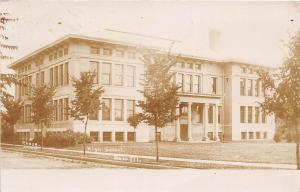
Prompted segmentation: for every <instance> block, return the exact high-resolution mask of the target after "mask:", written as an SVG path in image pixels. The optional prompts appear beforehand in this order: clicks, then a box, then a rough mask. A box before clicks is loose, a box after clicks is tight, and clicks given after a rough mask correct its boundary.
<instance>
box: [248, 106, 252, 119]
mask: <svg viewBox="0 0 300 192" xmlns="http://www.w3.org/2000/svg"><path fill="white" fill-rule="evenodd" d="M248 123H252V107H250V106H248Z"/></svg>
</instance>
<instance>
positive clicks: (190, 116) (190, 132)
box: [188, 102, 192, 141]
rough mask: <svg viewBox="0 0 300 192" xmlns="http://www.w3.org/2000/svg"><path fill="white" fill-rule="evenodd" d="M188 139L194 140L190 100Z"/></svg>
mask: <svg viewBox="0 0 300 192" xmlns="http://www.w3.org/2000/svg"><path fill="white" fill-rule="evenodd" d="M188 140H189V141H191V140H192V103H190V102H188Z"/></svg>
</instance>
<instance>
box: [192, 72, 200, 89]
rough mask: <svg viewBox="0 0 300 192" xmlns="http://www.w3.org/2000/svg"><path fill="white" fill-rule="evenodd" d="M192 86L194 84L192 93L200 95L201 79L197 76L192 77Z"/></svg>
mask: <svg viewBox="0 0 300 192" xmlns="http://www.w3.org/2000/svg"><path fill="white" fill-rule="evenodd" d="M193 84H194V87H193V92H194V93H200V88H201V87H200V85H201V77H200V76H199V75H195V76H194V81H193Z"/></svg>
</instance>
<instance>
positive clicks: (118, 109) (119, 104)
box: [115, 99, 123, 121]
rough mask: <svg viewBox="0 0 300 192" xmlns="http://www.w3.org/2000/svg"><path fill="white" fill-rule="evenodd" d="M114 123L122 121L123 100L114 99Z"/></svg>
mask: <svg viewBox="0 0 300 192" xmlns="http://www.w3.org/2000/svg"><path fill="white" fill-rule="evenodd" d="M115 121H123V99H115Z"/></svg>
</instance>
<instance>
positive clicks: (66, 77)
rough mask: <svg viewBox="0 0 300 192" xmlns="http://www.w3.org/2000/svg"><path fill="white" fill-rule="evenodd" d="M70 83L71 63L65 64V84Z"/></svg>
mask: <svg viewBox="0 0 300 192" xmlns="http://www.w3.org/2000/svg"><path fill="white" fill-rule="evenodd" d="M68 84H69V63H68V62H66V63H65V64H64V85H68Z"/></svg>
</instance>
